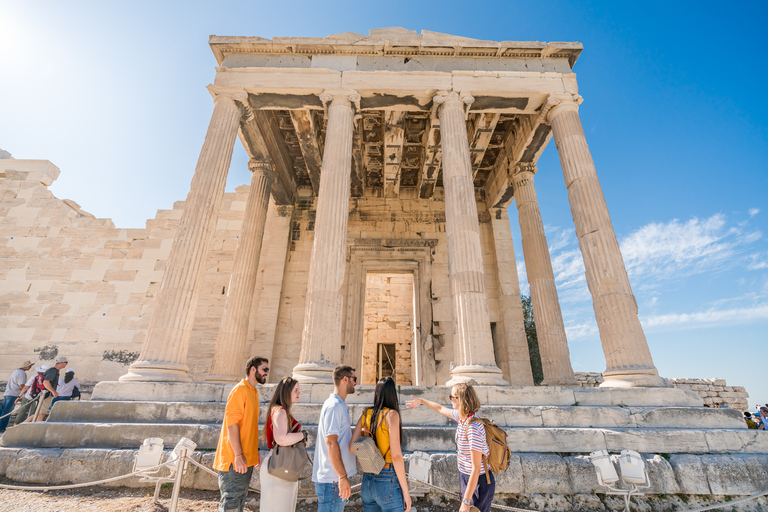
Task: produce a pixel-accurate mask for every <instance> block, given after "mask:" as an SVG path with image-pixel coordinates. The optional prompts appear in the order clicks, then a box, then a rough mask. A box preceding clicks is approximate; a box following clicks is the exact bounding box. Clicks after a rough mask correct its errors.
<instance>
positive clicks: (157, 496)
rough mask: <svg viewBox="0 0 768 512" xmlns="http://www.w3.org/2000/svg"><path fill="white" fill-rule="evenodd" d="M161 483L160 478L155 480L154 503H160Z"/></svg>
mask: <svg viewBox="0 0 768 512" xmlns="http://www.w3.org/2000/svg"><path fill="white" fill-rule="evenodd" d="M162 483H163V481H162V480H158V481H157V482H155V504H156V505H159V504H160V485H162Z"/></svg>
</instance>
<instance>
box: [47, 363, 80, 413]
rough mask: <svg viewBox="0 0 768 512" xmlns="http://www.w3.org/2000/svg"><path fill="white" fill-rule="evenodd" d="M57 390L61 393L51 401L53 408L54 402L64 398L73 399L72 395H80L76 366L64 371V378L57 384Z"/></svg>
mask: <svg viewBox="0 0 768 512" xmlns="http://www.w3.org/2000/svg"><path fill="white" fill-rule="evenodd" d="M56 392H57V393H58V394H59V396H57V397H56V398H54V399H53V401H52V402H51V409H53V404H55V403H56V402H61V401H62V400H72V396H73V395H74V396H80V381H78V380H77V379H76V378H75V370H74V368H70V369H69V370H67V371H66V373H64V378H63V379H59V385H58V386H56Z"/></svg>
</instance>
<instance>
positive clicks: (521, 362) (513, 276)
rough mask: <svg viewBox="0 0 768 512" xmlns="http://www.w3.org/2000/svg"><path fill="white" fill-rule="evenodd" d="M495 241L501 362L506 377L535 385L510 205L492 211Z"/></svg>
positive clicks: (517, 384)
mask: <svg viewBox="0 0 768 512" xmlns="http://www.w3.org/2000/svg"><path fill="white" fill-rule="evenodd" d="M491 227H492V228H493V244H494V248H495V250H496V267H497V269H498V277H499V306H500V307H499V309H500V310H501V315H502V325H503V330H502V335H501V336H500V339H499V345H500V346H499V349H498V357H497V358H496V364H497V365H499V367H500V368H501V371H502V375H503V376H504V378H505V379H506V380H507V381H509V383H510V385H512V386H533V372H532V370H531V356H530V353H529V352H528V338H527V336H526V335H525V317H524V316H523V304H522V303H521V302H520V282H519V281H518V278H517V262H516V261H515V246H514V244H513V243H512V230H511V226H510V224H509V214H508V213H507V209H506V208H498V209H494V210H491Z"/></svg>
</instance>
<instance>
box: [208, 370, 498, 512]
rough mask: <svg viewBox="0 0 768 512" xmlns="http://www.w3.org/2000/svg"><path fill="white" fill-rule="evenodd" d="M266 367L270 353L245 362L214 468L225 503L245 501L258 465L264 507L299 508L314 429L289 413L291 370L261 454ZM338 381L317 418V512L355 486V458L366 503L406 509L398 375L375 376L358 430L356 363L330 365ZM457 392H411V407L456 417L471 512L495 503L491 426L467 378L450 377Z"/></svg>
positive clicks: (238, 505)
mask: <svg viewBox="0 0 768 512" xmlns="http://www.w3.org/2000/svg"><path fill="white" fill-rule="evenodd" d="M268 375H269V362H268V361H267V359H265V358H263V357H254V358H252V359H250V360H249V361H248V362H247V364H246V366H245V378H244V379H243V380H241V381H240V382H239V383H238V384H237V385H235V387H234V388H233V389H232V391H231V392H230V394H229V397H228V398H227V406H226V412H225V413H224V422H223V423H222V426H221V434H220V436H219V443H218V448H217V449H216V458H215V461H214V469H216V470H217V471H218V473H219V489H220V490H221V501H220V503H219V511H220V512H224V511H230V510H237V511H242V510H243V507H244V505H245V497H246V494H247V492H248V486H249V483H250V481H251V476H252V473H253V470H254V468H255V467H259V468H260V469H259V479H260V481H261V502H260V509H261V510H262V511H269V512H282V511H291V512H292V511H294V510H295V509H296V501H297V498H298V490H299V481H298V480H299V478H300V474H301V470H302V469H303V467H304V466H305V465H306V463H307V455H306V443H307V432H306V431H304V430H302V428H301V424H300V423H299V422H298V421H297V420H296V418H295V417H294V416H293V414H292V408H293V407H294V406H295V405H296V404H297V402H298V401H299V397H300V393H301V387H300V383H299V382H298V381H297V380H295V379H294V378H292V377H284V378H283V379H281V380H280V382H279V383H278V384H277V387H276V388H275V390H274V394H273V395H272V400H271V401H270V403H269V409H268V411H267V415H266V421H265V425H264V427H263V433H262V436H263V438H264V440H265V441H266V445H267V447H268V448H269V450H270V451H269V454H268V455H267V456H266V457H265V458H264V459H261V458H260V456H259V425H258V418H259V391H258V389H257V387H256V386H257V385H258V384H264V383H265V382H266V380H267V376H268ZM333 384H334V387H333V393H331V395H330V396H329V397H328V399H327V400H326V401H325V403H324V404H323V407H322V410H321V412H320V417H319V419H318V421H317V440H316V442H315V457H314V461H313V462H312V481H313V482H314V484H315V492H316V493H317V499H318V509H317V510H318V512H341V511H342V510H344V506H345V505H346V504H347V502H348V500H349V497H350V495H351V494H352V492H351V485H350V483H349V479H350V477H352V476H353V475H354V474H356V473H357V462H360V466H361V467H362V468H363V469H364V473H363V480H362V489H361V498H362V502H363V510H364V511H366V512H373V511H377V512H395V511H398V512H407V511H408V510H410V508H411V496H410V494H409V492H408V483H407V480H406V474H405V464H404V461H403V451H402V438H403V435H402V433H403V428H402V421H401V418H400V407H399V400H398V395H397V387H396V385H395V381H394V380H393V379H392V377H386V378H384V379H381V380H380V381H379V382H378V383H377V384H376V388H375V392H374V399H373V404H372V405H371V406H370V407H368V408H366V409H365V410H364V412H363V414H362V415H361V417H360V418H359V419H358V420H357V424H356V425H355V428H354V430H353V429H352V428H351V427H352V423H351V418H350V413H349V407H348V406H347V403H346V400H347V397H348V396H349V395H351V394H353V393H354V392H355V386H356V385H357V376H356V375H355V369H354V368H352V367H351V366H345V365H340V366H337V367H336V368H335V369H334V371H333ZM450 400H451V405H452V408H450V409H449V408H447V407H444V406H442V405H440V404H438V403H435V402H431V401H429V400H425V399H423V398H415V397H412V400H409V401H407V402H406V406H407V407H408V408H409V409H415V408H416V407H419V406H420V405H424V406H426V407H428V408H429V409H431V410H433V411H434V412H436V413H438V414H442V415H443V416H446V417H448V418H450V419H452V420H454V421H456V422H457V424H458V426H457V428H456V437H455V440H456V445H457V447H458V450H457V458H458V463H459V478H460V483H461V495H462V504H461V507H460V508H459V511H460V512H469V510H470V506H471V507H476V508H477V509H479V510H480V511H482V512H488V511H490V509H491V501H492V500H493V494H494V491H495V488H496V481H495V479H494V476H493V473H492V472H491V471H490V470H489V469H488V467H487V460H488V459H487V458H488V457H489V455H490V450H489V446H488V442H487V439H486V428H485V425H484V423H483V422H481V421H479V420H478V419H476V417H475V413H476V412H477V411H478V410H479V409H480V400H479V399H478V397H477V394H476V393H475V390H474V389H473V388H472V386H471V385H468V384H457V385H455V386H453V387H452V388H451V396H450ZM473 419H474V421H473ZM366 438H367V439H366ZM364 441H365V442H364ZM377 460H378V461H379V462H378V463H377Z"/></svg>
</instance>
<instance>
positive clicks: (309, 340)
mask: <svg viewBox="0 0 768 512" xmlns="http://www.w3.org/2000/svg"><path fill="white" fill-rule="evenodd" d="M320 99H321V100H322V101H323V103H324V104H326V105H327V109H328V124H327V128H326V135H325V149H324V151H323V165H322V169H321V172H320V189H319V191H318V196H317V212H316V215H315V240H314V243H313V244H312V256H311V259H310V263H309V277H308V284H307V297H306V304H307V306H306V309H305V313H304V330H303V331H302V333H301V353H300V355H299V364H298V365H296V366H295V367H294V369H293V377H294V378H295V379H297V380H299V381H301V382H332V381H333V369H334V367H335V366H336V365H338V364H339V363H340V362H341V340H342V339H343V336H342V332H341V326H342V315H343V305H344V295H343V293H342V289H341V286H342V283H343V281H344V269H345V267H346V257H347V219H348V217H349V196H350V192H349V181H350V173H351V172H352V135H353V133H354V116H355V109H356V105H357V106H359V103H358V102H359V101H360V96H359V95H358V94H357V93H356V92H354V91H351V90H331V91H326V92H324V93H323V94H322V95H321V96H320Z"/></svg>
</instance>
